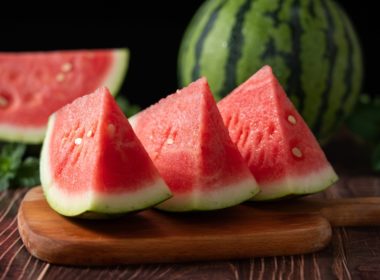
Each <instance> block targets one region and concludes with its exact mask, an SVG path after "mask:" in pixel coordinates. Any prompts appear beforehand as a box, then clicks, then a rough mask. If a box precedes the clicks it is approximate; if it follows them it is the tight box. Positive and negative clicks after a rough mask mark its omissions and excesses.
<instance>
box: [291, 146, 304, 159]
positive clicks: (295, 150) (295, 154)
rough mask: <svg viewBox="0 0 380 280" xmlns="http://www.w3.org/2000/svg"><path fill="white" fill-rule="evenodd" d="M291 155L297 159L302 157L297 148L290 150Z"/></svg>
mask: <svg viewBox="0 0 380 280" xmlns="http://www.w3.org/2000/svg"><path fill="white" fill-rule="evenodd" d="M292 154H293V155H294V156H295V157H298V158H301V157H302V152H301V150H300V149H298V148H297V147H294V148H293V149H292Z"/></svg>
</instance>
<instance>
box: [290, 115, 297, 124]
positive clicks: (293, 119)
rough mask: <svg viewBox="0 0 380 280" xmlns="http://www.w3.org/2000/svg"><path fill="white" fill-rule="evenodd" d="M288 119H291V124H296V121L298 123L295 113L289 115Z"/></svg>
mask: <svg viewBox="0 0 380 280" xmlns="http://www.w3.org/2000/svg"><path fill="white" fill-rule="evenodd" d="M288 121H289V122H290V123H291V124H296V123H297V120H296V118H295V117H294V116H293V115H289V116H288Z"/></svg>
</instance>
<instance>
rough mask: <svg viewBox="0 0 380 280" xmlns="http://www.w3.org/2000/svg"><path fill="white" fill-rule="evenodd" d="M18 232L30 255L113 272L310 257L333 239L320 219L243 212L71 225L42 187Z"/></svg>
mask: <svg viewBox="0 0 380 280" xmlns="http://www.w3.org/2000/svg"><path fill="white" fill-rule="evenodd" d="M18 228H19V231H20V235H21V238H22V239H23V241H24V244H25V246H26V248H27V249H28V250H29V251H30V252H31V254H32V255H34V256H36V257H38V258H40V259H42V260H45V261H48V262H50V263H56V264H72V265H74V264H77V265H108V264H125V263H157V262H182V261H204V260H223V259H240V258H248V257H255V256H278V255H294V254H300V253H309V252H314V251H317V250H320V249H322V248H323V247H325V246H326V245H327V244H328V243H329V241H330V239H331V227H330V224H329V223H328V222H327V220H326V219H324V218H323V217H322V216H319V215H314V214H307V213H306V214H305V213H302V211H301V213H298V214H295V213H291V214H287V212H286V211H282V212H281V211H278V210H277V209H275V210H272V209H264V210H261V209H257V208H255V207H253V206H250V205H239V206H236V207H231V208H228V209H224V210H220V211H211V212H198V213H165V212H161V211H155V210H146V211H141V212H139V213H135V214H132V215H127V216H125V217H122V218H118V219H111V220H83V219H73V218H66V217H63V216H61V215H59V214H58V213H56V212H55V211H53V210H52V209H51V208H50V207H49V205H48V204H47V202H46V200H45V198H44V196H43V193H42V189H41V188H34V189H32V190H30V191H29V192H28V193H27V194H26V196H25V198H24V200H23V201H22V203H21V206H20V209H19V213H18Z"/></svg>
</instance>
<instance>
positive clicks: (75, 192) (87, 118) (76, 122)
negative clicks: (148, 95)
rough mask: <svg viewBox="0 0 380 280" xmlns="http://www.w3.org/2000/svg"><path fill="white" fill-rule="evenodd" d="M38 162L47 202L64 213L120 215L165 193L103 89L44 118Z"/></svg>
mask: <svg viewBox="0 0 380 280" xmlns="http://www.w3.org/2000/svg"><path fill="white" fill-rule="evenodd" d="M40 166H41V182H42V187H43V190H44V193H45V196H46V198H47V201H48V203H49V204H50V206H51V207H52V208H53V209H55V210H56V211H57V212H59V213H61V214H63V215H66V216H78V215H82V217H83V216H84V217H89V216H94V215H92V214H93V213H95V217H99V215H104V214H111V215H113V214H122V213H126V212H131V211H137V210H140V209H144V208H147V207H150V206H153V205H155V204H157V203H159V202H162V201H164V200H165V199H167V198H169V197H170V196H171V193H170V191H169V189H168V187H167V185H166V184H165V182H164V181H163V180H162V179H161V177H160V175H159V173H158V171H157V169H156V168H155V166H154V165H153V163H152V161H151V159H150V158H149V155H148V154H147V152H146V151H145V149H144V148H143V146H142V145H141V142H140V141H139V140H138V138H137V137H136V135H135V134H134V132H133V130H132V128H131V126H130V124H129V122H128V119H127V118H126V117H125V116H124V115H123V113H122V111H121V110H120V109H119V107H118V106H117V104H116V102H115V100H114V99H113V97H112V96H111V95H110V93H109V91H108V90H107V89H106V88H100V89H98V90H96V91H95V92H94V93H92V94H89V95H86V96H83V97H80V98H78V99H76V100H75V101H74V102H72V103H71V104H68V105H66V106H64V107H63V108H61V109H60V110H58V111H57V112H55V113H54V114H53V115H52V116H51V117H50V119H49V124H48V129H47V134H46V137H45V141H44V144H43V148H42V154H41V164H40Z"/></svg>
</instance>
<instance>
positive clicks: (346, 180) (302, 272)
mask: <svg viewBox="0 0 380 280" xmlns="http://www.w3.org/2000/svg"><path fill="white" fill-rule="evenodd" d="M347 151H350V153H347ZM327 152H328V154H329V155H330V157H329V158H330V160H331V162H332V163H333V165H334V167H336V169H337V171H338V174H339V175H340V180H339V182H338V183H337V184H336V186H334V187H332V188H330V189H328V190H327V191H325V192H323V193H321V194H318V195H315V196H314V197H317V198H329V199H331V198H350V197H357V196H373V197H376V196H380V177H379V176H377V175H375V174H373V173H371V172H370V171H369V166H368V164H366V162H363V158H362V154H361V152H360V151H359V150H356V148H353V147H352V145H350V143H348V142H347V141H344V142H339V143H338V145H333V146H330V147H327ZM25 193H26V190H24V189H18V190H10V191H6V192H0V255H1V257H0V279H12V280H13V279H57V280H66V279H144V280H145V279H147V280H149V279H158V280H159V279H165V280H170V279H185V280H186V279H211V280H213V279H215V280H220V279H308V280H309V279H364V280H365V279H368V280H370V279H371V280H372V279H380V265H379V264H380V227H355V228H352V227H348V228H336V229H333V237H332V240H331V244H330V245H329V246H328V247H327V248H325V249H323V250H322V251H319V252H316V253H312V254H305V255H296V256H280V257H265V258H249V259H242V260H226V261H209V262H191V263H175V264H146V265H118V266H107V267H73V266H60V265H49V264H47V263H45V262H43V261H40V260H38V259H36V258H34V257H32V256H31V255H30V254H29V253H28V251H27V250H26V248H25V247H24V245H23V242H22V241H21V239H20V236H19V234H18V231H17V221H16V214H17V210H18V207H19V204H20V202H21V199H22V197H23V196H24V194H25Z"/></svg>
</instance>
